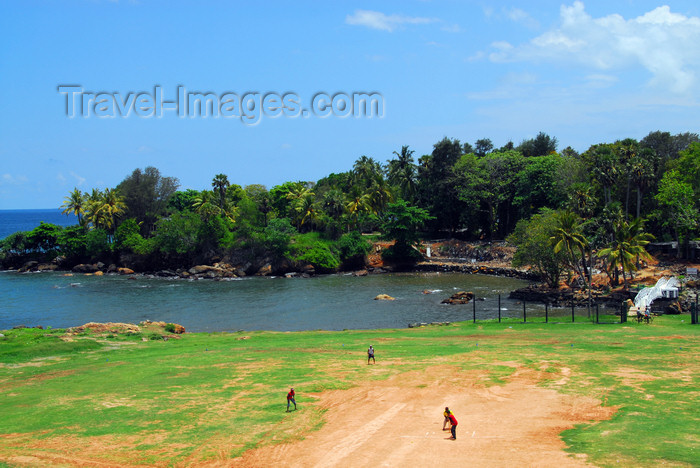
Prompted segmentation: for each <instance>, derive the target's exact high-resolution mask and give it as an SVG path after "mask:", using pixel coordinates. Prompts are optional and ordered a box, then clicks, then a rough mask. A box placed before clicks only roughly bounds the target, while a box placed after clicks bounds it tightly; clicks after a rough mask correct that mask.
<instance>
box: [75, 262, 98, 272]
mask: <svg viewBox="0 0 700 468" xmlns="http://www.w3.org/2000/svg"><path fill="white" fill-rule="evenodd" d="M98 270H99V268H97V265H90V264H87V263H81V264H80V265H76V266H74V267H73V270H72V271H73V272H75V273H95V272H96V271H98Z"/></svg>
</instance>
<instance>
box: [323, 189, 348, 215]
mask: <svg viewBox="0 0 700 468" xmlns="http://www.w3.org/2000/svg"><path fill="white" fill-rule="evenodd" d="M323 209H324V210H325V212H326V213H327V214H328V216H330V217H331V218H333V219H336V220H338V219H340V217H341V216H343V213H345V196H344V195H343V192H341V191H340V190H338V189H331V190H329V191H328V192H326V193H325V194H324V195H323Z"/></svg>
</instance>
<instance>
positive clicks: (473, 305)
mask: <svg viewBox="0 0 700 468" xmlns="http://www.w3.org/2000/svg"><path fill="white" fill-rule="evenodd" d="M472 310H473V313H474V318H473V320H472V323H476V297H475V298H474V300H473V304H472Z"/></svg>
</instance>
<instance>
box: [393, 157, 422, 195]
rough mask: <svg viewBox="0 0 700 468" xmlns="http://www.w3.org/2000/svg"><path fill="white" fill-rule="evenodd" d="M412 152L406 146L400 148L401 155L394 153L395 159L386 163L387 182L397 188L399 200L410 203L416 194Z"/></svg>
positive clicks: (414, 166)
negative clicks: (399, 195)
mask: <svg viewBox="0 0 700 468" xmlns="http://www.w3.org/2000/svg"><path fill="white" fill-rule="evenodd" d="M413 153H414V151H413V150H409V149H408V146H402V147H401V153H397V152H396V151H394V152H393V154H395V155H396V159H391V160H389V161H388V163H389V164H388V173H389V174H388V176H389V182H391V183H392V184H393V185H395V186H397V187H398V188H399V193H400V194H401V198H403V199H404V200H408V201H412V200H413V198H414V196H415V194H416V171H417V169H416V165H415V163H414V162H413Z"/></svg>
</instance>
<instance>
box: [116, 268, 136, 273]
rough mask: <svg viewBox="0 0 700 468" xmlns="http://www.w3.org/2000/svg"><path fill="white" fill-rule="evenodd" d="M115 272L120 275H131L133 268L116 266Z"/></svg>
mask: <svg viewBox="0 0 700 468" xmlns="http://www.w3.org/2000/svg"><path fill="white" fill-rule="evenodd" d="M117 273H119V274H120V275H133V274H134V270H132V269H131V268H126V267H121V268H117Z"/></svg>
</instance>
